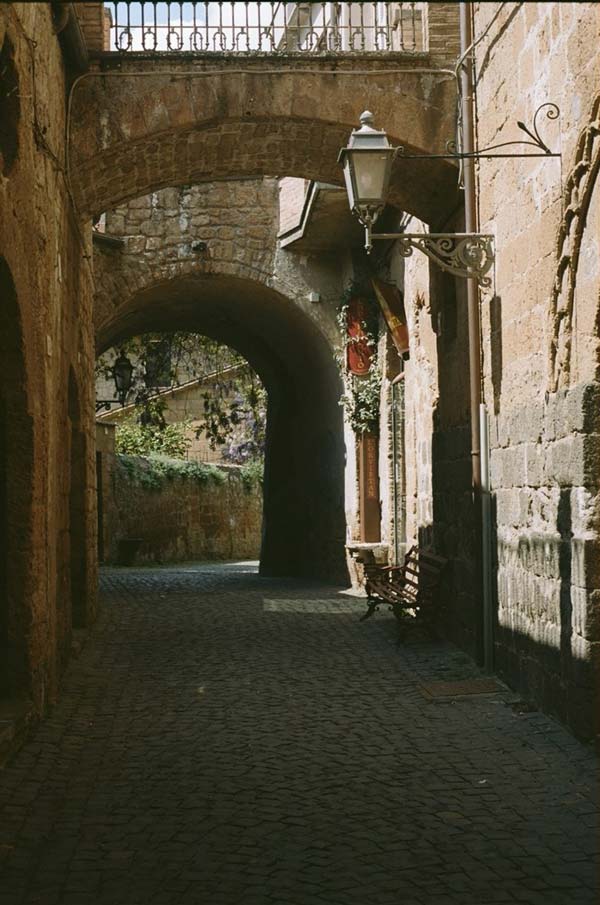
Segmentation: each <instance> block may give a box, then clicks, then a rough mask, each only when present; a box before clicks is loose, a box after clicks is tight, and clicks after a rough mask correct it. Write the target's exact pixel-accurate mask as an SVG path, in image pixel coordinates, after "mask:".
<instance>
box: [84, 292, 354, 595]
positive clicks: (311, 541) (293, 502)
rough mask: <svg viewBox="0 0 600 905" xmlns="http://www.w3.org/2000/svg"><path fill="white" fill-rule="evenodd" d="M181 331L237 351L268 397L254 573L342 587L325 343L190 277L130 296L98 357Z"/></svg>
mask: <svg viewBox="0 0 600 905" xmlns="http://www.w3.org/2000/svg"><path fill="white" fill-rule="evenodd" d="M170 330H190V331H193V332H200V333H204V334H206V335H208V336H211V337H213V338H214V339H216V340H219V341H221V342H225V343H227V344H228V345H230V346H232V347H233V348H235V349H237V350H238V351H239V352H240V353H241V354H242V355H243V356H244V357H245V358H246V359H247V361H248V362H249V363H250V364H251V365H252V366H253V367H254V368H255V370H256V371H257V372H258V374H259V375H260V377H261V379H262V380H263V382H264V384H265V386H266V388H267V391H268V396H269V402H268V414H267V449H266V462H265V478H264V516H263V540H262V553H261V573H262V574H265V575H295V576H312V577H320V578H324V579H326V580H331V581H333V580H344V579H345V577H346V572H345V564H344V562H345V560H344V543H345V519H344V443H343V429H342V413H341V409H340V407H339V404H338V399H339V395H340V391H341V388H340V383H339V375H338V372H337V367H336V364H335V361H334V357H333V352H332V348H331V344H330V343H329V342H328V340H327V339H326V338H325V336H324V334H323V333H322V332H321V331H320V330H319V329H318V327H317V326H316V324H315V323H314V322H312V321H311V320H310V318H309V317H308V316H307V314H306V313H305V312H303V311H302V310H301V309H300V308H299V307H298V306H297V305H295V304H294V303H293V301H292V300H290V299H288V298H286V297H285V296H283V295H282V294H281V293H280V292H277V291H275V290H274V289H272V288H269V287H268V286H265V285H264V284H261V283H258V282H256V281H252V280H250V279H244V278H242V277H240V276H228V275H216V274H210V275H206V274H197V275H196V276H187V277H185V276H182V277H179V278H177V279H173V280H171V281H169V282H166V283H165V282H162V283H159V284H157V285H154V286H150V287H147V288H145V289H142V290H141V291H139V292H137V293H135V294H134V295H133V296H132V297H131V298H129V299H128V300H127V301H126V302H125V303H124V304H122V305H121V306H120V307H119V309H118V311H117V312H116V313H115V315H114V317H113V318H112V319H111V320H110V321H106V322H105V323H104V324H103V325H102V328H101V329H100V330H99V332H98V334H97V338H98V352H99V353H100V352H102V351H104V350H105V349H107V348H108V347H110V346H112V345H116V344H118V343H119V342H120V341H121V340H123V339H124V338H126V337H127V336H134V335H136V334H139V333H143V332H145V331H157V332H160V331H170Z"/></svg>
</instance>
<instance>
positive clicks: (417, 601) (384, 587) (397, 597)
mask: <svg viewBox="0 0 600 905" xmlns="http://www.w3.org/2000/svg"><path fill="white" fill-rule="evenodd" d="M447 563H448V560H447V559H444V557H443V556H437V555H436V554H435V553H432V552H431V551H430V550H420V549H419V548H418V547H417V546H414V547H411V548H410V550H409V551H408V553H407V554H406V556H405V557H404V563H403V565H401V566H377V565H374V564H373V563H369V562H365V563H364V569H365V577H366V590H367V598H368V605H367V612H366V613H364V614H363V615H362V616H361V617H360V621H361V622H364V620H365V619H368V618H369V617H370V616H372V615H373V613H374V612H375V610H377V609H379V607H380V606H381V605H382V604H387V605H388V606H389V608H390V610H392V612H393V613H394V616H395V617H396V619H398V621H401V620H403V619H404V618H405V616H406V611H407V610H414V611H415V613H416V615H418V616H419V617H422V618H423V620H424V621H426V622H428V623H430V622H431V620H432V617H433V609H434V603H435V600H434V598H435V592H436V590H437V588H438V587H439V584H440V579H441V576H442V572H443V570H444V568H445V566H446V565H447Z"/></svg>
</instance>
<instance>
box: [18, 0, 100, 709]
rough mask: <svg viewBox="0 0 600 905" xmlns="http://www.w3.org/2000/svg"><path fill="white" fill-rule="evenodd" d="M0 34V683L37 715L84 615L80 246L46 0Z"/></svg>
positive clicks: (22, 11)
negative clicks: (2, 57) (1, 455)
mask: <svg viewBox="0 0 600 905" xmlns="http://www.w3.org/2000/svg"><path fill="white" fill-rule="evenodd" d="M0 45H2V46H3V48H4V51H3V52H5V53H6V57H7V58H9V59H10V61H11V62H10V66H11V71H12V73H13V75H14V74H16V80H17V85H16V91H15V94H14V97H15V98H18V101H17V103H16V105H15V106H14V107H12V112H11V115H10V116H5V115H4V113H5V112H6V109H7V108H6V106H5V101H4V99H3V116H2V119H3V123H2V130H3V140H2V152H3V159H2V169H3V173H2V178H0V255H1V256H2V269H3V286H2V292H1V293H0V295H1V297H0V308H2V310H3V314H2V318H3V319H4V317H5V315H6V314H8V316H7V318H6V324H4V320H3V326H6V327H7V329H8V330H9V331H10V332H5V331H4V330H2V333H3V336H2V340H0V343H1V344H2V357H3V361H5V360H7V359H6V358H5V353H6V355H7V356H9V358H10V357H11V356H12V358H13V360H15V358H14V354H15V352H16V350H17V349H19V350H20V351H19V353H18V359H19V361H18V365H19V368H20V373H18V376H17V383H18V398H17V396H15V392H14V390H15V387H14V386H12V387H11V382H10V379H9V380H8V381H7V382H4V380H3V385H2V393H1V394H0V395H2V396H3V397H4V399H3V407H4V411H5V412H6V413H7V415H8V417H6V420H5V422H4V425H3V433H4V444H5V450H6V453H7V457H6V475H7V480H8V491H7V493H8V503H7V506H6V509H5V513H3V520H5V521H6V524H5V525H4V526H3V527H5V528H6V534H5V540H4V541H3V543H4V544H5V546H4V547H3V551H2V557H3V570H4V572H5V578H4V583H5V586H6V589H7V595H6V598H4V599H3V600H2V602H1V604H0V606H1V607H2V608H4V609H5V620H4V626H5V632H4V638H3V639H2V648H3V649H2V653H1V654H0V658H4V657H5V656H6V662H7V663H8V668H7V670H6V674H5V679H4V683H3V689H2V694H3V696H9V697H10V696H15V695H19V696H23V697H25V698H29V699H31V700H32V701H33V704H34V708H35V710H36V711H37V712H40V711H41V710H42V709H43V707H44V704H45V702H47V701H52V700H53V699H54V698H55V696H56V693H57V687H58V683H59V678H60V673H61V670H62V668H63V666H64V664H65V661H66V659H67V656H68V652H69V648H70V638H71V623H72V615H73V614H75V615H76V621H77V623H78V624H79V625H84V624H87V623H88V622H89V621H90V619H91V618H92V617H93V614H94V598H95V584H96V574H95V551H94V547H95V540H94V534H95V521H94V518H93V517H92V516H91V514H92V511H93V506H94V496H93V495H94V472H93V465H94V460H93V442H90V440H89V438H90V437H92V436H93V435H92V428H93V422H92V421H91V416H90V413H91V412H92V411H93V408H92V394H93V358H94V356H93V336H92V329H91V301H92V274H91V268H90V262H89V255H90V251H91V248H90V246H91V243H90V241H89V237H88V236H86V235H85V233H84V231H82V227H80V226H79V225H78V224H77V222H76V219H75V217H74V215H73V208H72V204H71V201H70V198H69V194H68V190H67V184H66V181H65V172H64V165H65V146H64V136H65V122H66V113H65V97H66V75H65V70H64V63H63V58H62V55H61V51H60V47H59V43H58V39H57V37H56V36H55V34H54V29H53V23H52V18H51V6H50V4H45V3H13V4H2V7H1V8H0ZM3 63H4V61H3ZM11 148H12V150H11ZM11 298H12V304H11V303H10V299H11ZM9 305H10V307H9ZM5 342H6V343H7V346H8V348H7V349H6V350H5V349H4V343H5ZM11 379H12V376H11ZM12 414H14V415H15V417H14V418H13V417H12ZM74 471H76V472H77V474H78V475H79V479H78V483H77V486H76V487H75V488H73V489H72V487H71V472H74ZM5 501H6V494H5ZM72 524H77V531H78V537H77V542H78V547H77V562H75V561H74V558H73V550H72V537H73V532H72V531H71V530H70V529H71V526H72Z"/></svg>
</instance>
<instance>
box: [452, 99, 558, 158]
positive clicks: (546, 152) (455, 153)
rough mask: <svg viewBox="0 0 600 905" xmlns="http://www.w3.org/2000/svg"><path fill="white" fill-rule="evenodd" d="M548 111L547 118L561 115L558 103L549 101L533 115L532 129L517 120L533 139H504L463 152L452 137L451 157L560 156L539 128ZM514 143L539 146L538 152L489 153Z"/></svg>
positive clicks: (523, 130) (511, 145) (520, 126)
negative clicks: (470, 151)
mask: <svg viewBox="0 0 600 905" xmlns="http://www.w3.org/2000/svg"><path fill="white" fill-rule="evenodd" d="M543 110H545V111H546V114H545V115H546V119H551V120H553V119H558V117H559V116H560V109H559V107H558V104H554V103H552V102H547V103H545V104H540V106H539V107H538V108H537V110H536V111H535V113H534V115H533V124H532V126H531V129H530V128H528V127H527V126H526V125H525V123H523V122H521V120H517V126H518V127H519V129H521V131H522V132H525V134H526V135H528V136H529V137H530V138H531V139H532V141H525V139H519V140H516V141H503V142H501V143H500V144H497V145H489V146H488V147H487V148H479V149H478V150H477V151H473V152H472V153H471V154H463V153H462V152H460V151H459V150H458V147H457V143H456V141H455V140H454V139H450V140H449V141H447V142H446V150H447V151H448V155H449V156H450V157H455V158H456V159H457V160H465V159H466V158H469V157H474V158H481V157H560V154H557V153H555V152H554V151H551V150H550V148H549V147H548V145H547V144H546V142H545V141H544V140H543V139H542V137H541V135H540V132H539V128H538V119H539V117H540V115H541V113H542V111H543ZM514 145H528V146H529V147H533V148H537V150H538V152H540V151H541V154H540V153H534V154H532V153H531V152H528V153H524V154H489V153H488V151H497V150H498V149H499V148H510V147H513V146H514Z"/></svg>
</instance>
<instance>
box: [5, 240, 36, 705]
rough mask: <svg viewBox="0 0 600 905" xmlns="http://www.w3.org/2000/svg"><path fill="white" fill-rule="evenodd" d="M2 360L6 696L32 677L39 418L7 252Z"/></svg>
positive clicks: (20, 689)
mask: <svg viewBox="0 0 600 905" xmlns="http://www.w3.org/2000/svg"><path fill="white" fill-rule="evenodd" d="M0 360H1V361H2V369H1V371H0V537H2V544H1V545H0V697H9V696H13V695H15V694H16V693H17V692H18V691H19V692H22V691H23V689H26V688H27V686H28V682H29V669H28V650H27V629H28V624H29V619H30V615H29V607H30V600H31V588H32V581H33V578H32V571H33V570H32V568H31V530H32V526H31V519H32V482H31V475H32V474H33V420H32V418H31V416H30V414H29V403H28V398H27V370H26V363H25V353H24V344H23V335H22V329H21V316H20V311H19V304H18V299H17V293H16V289H15V284H14V282H13V278H12V274H11V272H10V268H9V266H8V264H7V262H6V261H5V259H4V258H3V257H0Z"/></svg>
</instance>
